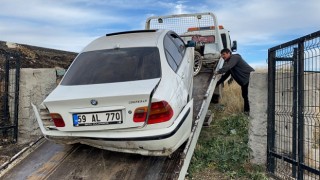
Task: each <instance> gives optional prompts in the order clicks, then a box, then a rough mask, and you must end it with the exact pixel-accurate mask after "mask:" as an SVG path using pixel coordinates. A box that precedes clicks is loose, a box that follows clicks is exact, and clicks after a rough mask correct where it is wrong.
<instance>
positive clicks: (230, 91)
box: [220, 81, 243, 115]
mask: <svg viewBox="0 0 320 180" xmlns="http://www.w3.org/2000/svg"><path fill="white" fill-rule="evenodd" d="M220 103H221V104H222V105H223V106H224V111H223V114H224V115H232V114H238V113H241V112H243V98H242V95H241V87H240V86H239V85H238V84H237V83H236V82H234V81H233V82H232V83H231V84H228V83H225V84H224V87H223V88H222V98H221V100H220Z"/></svg>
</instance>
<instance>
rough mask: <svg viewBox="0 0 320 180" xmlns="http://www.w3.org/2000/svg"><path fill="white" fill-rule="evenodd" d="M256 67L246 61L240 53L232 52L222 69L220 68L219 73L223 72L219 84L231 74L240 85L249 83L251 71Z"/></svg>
mask: <svg viewBox="0 0 320 180" xmlns="http://www.w3.org/2000/svg"><path fill="white" fill-rule="evenodd" d="M252 71H254V69H253V68H252V67H251V66H250V65H249V64H248V63H246V62H245V61H244V60H243V59H242V57H241V56H240V55H239V54H231V56H230V58H229V59H228V60H225V63H224V65H223V67H222V68H221V69H219V70H218V73H219V74H223V75H222V77H221V79H220V80H219V81H218V82H217V85H219V84H220V83H222V82H224V81H225V80H226V79H227V78H228V77H229V76H230V74H231V76H232V78H233V79H234V80H235V81H236V82H237V83H238V84H239V85H240V86H243V85H246V84H247V83H249V78H250V72H252Z"/></svg>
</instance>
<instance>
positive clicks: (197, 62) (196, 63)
mask: <svg viewBox="0 0 320 180" xmlns="http://www.w3.org/2000/svg"><path fill="white" fill-rule="evenodd" d="M201 67H202V57H201V54H200V53H199V52H198V51H194V66H193V76H196V75H197V74H198V73H199V72H200V70H201Z"/></svg>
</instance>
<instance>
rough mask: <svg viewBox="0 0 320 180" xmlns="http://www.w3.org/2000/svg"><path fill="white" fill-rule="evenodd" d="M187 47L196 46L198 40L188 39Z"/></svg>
mask: <svg viewBox="0 0 320 180" xmlns="http://www.w3.org/2000/svg"><path fill="white" fill-rule="evenodd" d="M186 47H196V42H195V41H193V40H190V41H188V43H187V45H186Z"/></svg>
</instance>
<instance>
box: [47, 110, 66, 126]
mask: <svg viewBox="0 0 320 180" xmlns="http://www.w3.org/2000/svg"><path fill="white" fill-rule="evenodd" d="M50 116H51V118H52V120H53V122H54V125H55V126H56V127H64V126H65V124H64V121H63V119H62V117H61V115H60V114H58V113H50Z"/></svg>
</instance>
